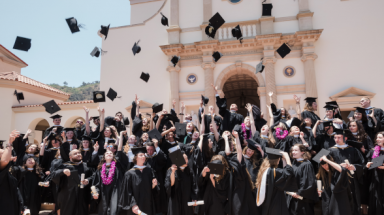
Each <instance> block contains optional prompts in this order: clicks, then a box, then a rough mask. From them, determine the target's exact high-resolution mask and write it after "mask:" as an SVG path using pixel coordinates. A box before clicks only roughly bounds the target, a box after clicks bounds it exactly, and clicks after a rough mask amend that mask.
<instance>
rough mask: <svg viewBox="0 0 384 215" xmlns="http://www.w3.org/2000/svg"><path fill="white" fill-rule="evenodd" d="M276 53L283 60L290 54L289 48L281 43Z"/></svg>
mask: <svg viewBox="0 0 384 215" xmlns="http://www.w3.org/2000/svg"><path fill="white" fill-rule="evenodd" d="M276 52H277V53H278V54H279V55H280V57H281V58H285V56H287V55H288V54H289V53H291V48H290V47H289V46H288V45H287V44H286V43H283V45H281V46H280V47H279V48H278V49H277V50H276Z"/></svg>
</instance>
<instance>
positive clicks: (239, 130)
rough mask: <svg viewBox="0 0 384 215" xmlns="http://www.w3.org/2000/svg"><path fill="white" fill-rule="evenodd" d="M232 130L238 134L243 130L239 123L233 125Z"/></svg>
mask: <svg viewBox="0 0 384 215" xmlns="http://www.w3.org/2000/svg"><path fill="white" fill-rule="evenodd" d="M233 130H234V131H237V133H239V134H240V132H242V131H243V130H242V128H241V125H239V124H237V125H235V127H234V128H233Z"/></svg>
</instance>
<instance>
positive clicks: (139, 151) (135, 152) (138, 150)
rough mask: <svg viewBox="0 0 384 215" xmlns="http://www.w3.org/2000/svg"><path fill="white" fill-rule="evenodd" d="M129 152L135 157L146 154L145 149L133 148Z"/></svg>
mask: <svg viewBox="0 0 384 215" xmlns="http://www.w3.org/2000/svg"><path fill="white" fill-rule="evenodd" d="M131 150H132V153H133V154H134V155H137V154H139V153H147V148H146V147H134V148H131Z"/></svg>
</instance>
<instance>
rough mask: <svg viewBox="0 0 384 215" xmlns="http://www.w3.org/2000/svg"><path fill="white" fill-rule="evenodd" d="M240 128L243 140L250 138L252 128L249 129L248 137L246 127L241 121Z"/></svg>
mask: <svg viewBox="0 0 384 215" xmlns="http://www.w3.org/2000/svg"><path fill="white" fill-rule="evenodd" d="M241 130H243V137H244V139H245V140H248V139H250V138H251V137H252V130H249V132H250V133H249V134H250V135H249V137H248V135H247V129H246V128H245V124H244V123H241Z"/></svg>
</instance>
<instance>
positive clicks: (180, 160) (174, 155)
mask: <svg viewBox="0 0 384 215" xmlns="http://www.w3.org/2000/svg"><path fill="white" fill-rule="evenodd" d="M169 158H171V161H172V163H173V164H175V165H176V166H183V165H184V164H185V159H184V157H183V154H182V153H181V150H180V149H178V150H176V151H173V152H171V153H169Z"/></svg>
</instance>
